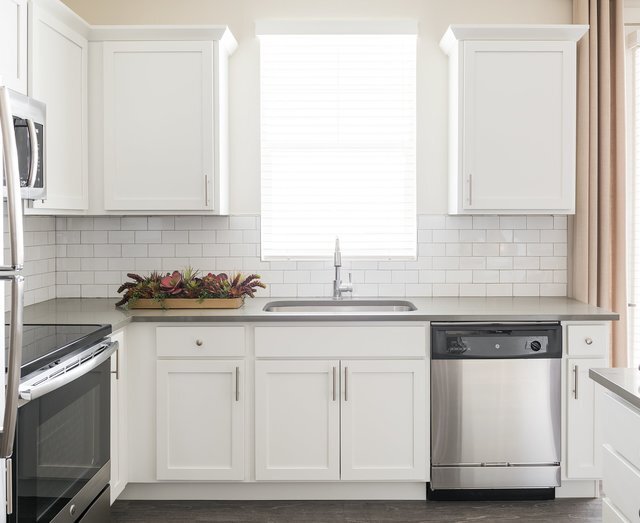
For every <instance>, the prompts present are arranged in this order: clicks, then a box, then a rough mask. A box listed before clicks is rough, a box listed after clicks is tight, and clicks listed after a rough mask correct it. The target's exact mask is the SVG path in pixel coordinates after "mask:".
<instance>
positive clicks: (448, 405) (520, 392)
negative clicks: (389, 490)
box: [429, 323, 562, 499]
mask: <svg viewBox="0 0 640 523" xmlns="http://www.w3.org/2000/svg"><path fill="white" fill-rule="evenodd" d="M431 343H432V348H431V354H432V364H431V402H432V406H431V413H432V415H431V464H432V466H431V484H430V490H429V494H430V497H431V499H437V498H438V494H443V496H441V499H442V498H446V497H447V496H449V495H451V496H453V497H465V496H464V494H465V493H467V494H471V491H477V492H476V493H475V494H483V493H484V494H486V495H487V496H488V495H489V494H490V492H489V491H494V492H493V493H494V494H496V492H495V491H496V489H498V490H502V492H501V493H500V492H499V493H497V494H498V496H500V494H502V495H504V494H505V491H506V490H516V491H521V493H523V492H522V491H523V489H526V490H528V491H529V492H528V494H527V495H524V497H528V496H531V497H536V498H539V497H553V495H554V487H557V486H559V485H560V398H561V395H560V372H561V370H560V369H561V358H562V330H561V327H560V325H559V324H557V323H554V324H549V323H528V324H478V323H476V324H468V323H467V324H455V323H449V324H432V333H431ZM446 491H452V492H448V493H446V494H445V492H446ZM465 491H467V492H465ZM482 491H484V492H482ZM515 494H516V493H514V495H515ZM523 494H524V493H523ZM456 495H457V496H456ZM473 497H481V496H479V495H474V496H473Z"/></svg>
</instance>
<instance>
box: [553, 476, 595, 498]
mask: <svg viewBox="0 0 640 523" xmlns="http://www.w3.org/2000/svg"><path fill="white" fill-rule="evenodd" d="M598 497H600V481H597V480H566V479H565V480H562V485H561V486H560V487H556V498H598Z"/></svg>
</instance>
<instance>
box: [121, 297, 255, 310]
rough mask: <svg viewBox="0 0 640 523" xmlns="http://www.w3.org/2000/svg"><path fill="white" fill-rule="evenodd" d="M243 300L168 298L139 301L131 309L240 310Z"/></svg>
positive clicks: (130, 306) (132, 304)
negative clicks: (158, 300)
mask: <svg viewBox="0 0 640 523" xmlns="http://www.w3.org/2000/svg"><path fill="white" fill-rule="evenodd" d="M243 303H244V300H243V298H209V299H205V300H198V299H191V298H168V299H166V300H164V302H162V303H160V302H157V301H155V300H151V299H139V300H136V301H135V302H134V303H129V308H130V309H239V308H240V307H242V304H243Z"/></svg>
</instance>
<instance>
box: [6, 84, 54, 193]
mask: <svg viewBox="0 0 640 523" xmlns="http://www.w3.org/2000/svg"><path fill="white" fill-rule="evenodd" d="M7 91H8V92H9V106H10V111H11V113H12V114H11V116H12V118H13V130H14V132H15V135H16V149H17V153H18V167H19V170H20V193H21V195H22V198H23V199H26V200H44V199H45V198H46V196H47V186H46V181H47V177H46V169H45V167H46V166H45V162H44V158H45V148H46V146H47V141H46V107H45V104H44V103H42V102H39V101H37V100H34V99H33V98H29V97H28V96H25V95H23V94H20V93H17V92H15V91H12V90H10V89H7ZM3 179H4V176H3ZM3 192H4V196H5V198H6V196H7V187H6V182H4V187H3Z"/></svg>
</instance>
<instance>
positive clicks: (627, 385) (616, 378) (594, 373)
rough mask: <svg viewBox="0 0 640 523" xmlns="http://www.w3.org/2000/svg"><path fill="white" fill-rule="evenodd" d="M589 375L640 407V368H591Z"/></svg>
mask: <svg viewBox="0 0 640 523" xmlns="http://www.w3.org/2000/svg"><path fill="white" fill-rule="evenodd" d="M589 377H590V378H591V379H592V380H593V381H595V382H596V383H599V384H600V385H602V386H603V387H604V388H605V389H607V390H610V391H611V392H613V393H614V394H616V395H618V396H620V397H621V398H622V399H624V400H626V401H628V402H629V403H631V404H632V405H633V406H634V407H636V408H638V409H640V370H637V369H589Z"/></svg>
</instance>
